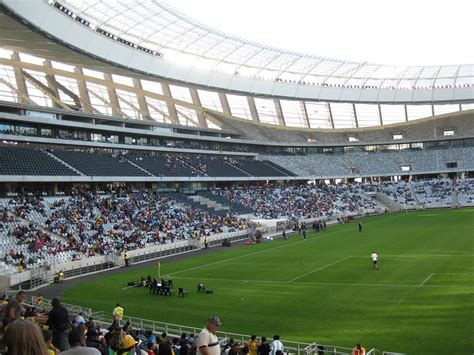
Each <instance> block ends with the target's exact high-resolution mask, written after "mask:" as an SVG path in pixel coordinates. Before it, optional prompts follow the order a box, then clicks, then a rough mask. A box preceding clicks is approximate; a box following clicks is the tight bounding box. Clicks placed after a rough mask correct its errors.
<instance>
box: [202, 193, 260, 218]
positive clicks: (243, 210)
mask: <svg viewBox="0 0 474 355" xmlns="http://www.w3.org/2000/svg"><path fill="white" fill-rule="evenodd" d="M198 195H201V196H204V197H206V198H207V199H209V200H212V201H215V202H216V203H219V204H220V205H222V206H226V207H229V209H230V210H231V211H232V212H233V213H237V214H239V215H248V214H253V210H252V209H251V208H249V207H247V206H244V205H241V204H240V203H236V202H233V201H231V200H229V199H228V198H226V197H224V196H221V195H217V194H213V193H212V192H210V191H199V192H198Z"/></svg>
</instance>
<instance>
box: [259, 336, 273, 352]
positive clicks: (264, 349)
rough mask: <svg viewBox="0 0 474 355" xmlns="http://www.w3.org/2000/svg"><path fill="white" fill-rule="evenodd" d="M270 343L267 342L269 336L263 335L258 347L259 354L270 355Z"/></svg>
mask: <svg viewBox="0 0 474 355" xmlns="http://www.w3.org/2000/svg"><path fill="white" fill-rule="evenodd" d="M270 351H271V349H270V344H268V343H267V337H262V341H261V342H260V345H259V346H258V348H257V354H258V355H269V354H270Z"/></svg>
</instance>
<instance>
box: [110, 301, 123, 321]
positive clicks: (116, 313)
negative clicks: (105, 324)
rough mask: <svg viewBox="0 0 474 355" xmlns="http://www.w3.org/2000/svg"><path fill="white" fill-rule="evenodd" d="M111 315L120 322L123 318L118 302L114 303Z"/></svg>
mask: <svg viewBox="0 0 474 355" xmlns="http://www.w3.org/2000/svg"><path fill="white" fill-rule="evenodd" d="M112 315H113V316H114V319H115V320H117V321H118V322H119V324H120V321H121V320H122V319H123V308H122V307H120V304H119V303H117V304H116V305H115V308H114V311H113V312H112Z"/></svg>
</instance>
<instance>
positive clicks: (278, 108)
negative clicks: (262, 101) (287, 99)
mask: <svg viewBox="0 0 474 355" xmlns="http://www.w3.org/2000/svg"><path fill="white" fill-rule="evenodd" d="M273 103H274V105H275V110H276V114H277V119H278V124H279V125H281V126H285V127H286V122H285V117H284V116H283V110H282V109H281V103H280V100H278V99H273Z"/></svg>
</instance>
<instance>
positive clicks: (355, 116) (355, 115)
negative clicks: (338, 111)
mask: <svg viewBox="0 0 474 355" xmlns="http://www.w3.org/2000/svg"><path fill="white" fill-rule="evenodd" d="M352 111H353V112H354V120H355V124H356V128H359V120H358V119H357V111H356V105H355V104H352Z"/></svg>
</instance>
